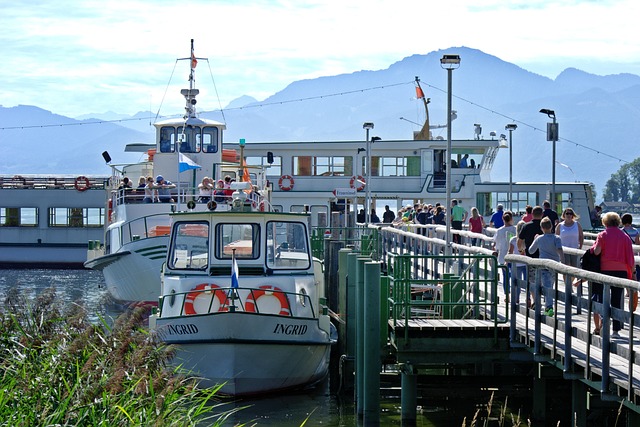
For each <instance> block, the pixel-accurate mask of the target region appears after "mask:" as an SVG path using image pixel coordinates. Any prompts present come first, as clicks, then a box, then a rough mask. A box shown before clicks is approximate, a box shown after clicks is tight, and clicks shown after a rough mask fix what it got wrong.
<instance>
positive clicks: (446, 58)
mask: <svg viewBox="0 0 640 427" xmlns="http://www.w3.org/2000/svg"><path fill="white" fill-rule="evenodd" d="M457 65H460V55H442V58H441V59H440V66H441V67H443V68H457V67H456V66H457Z"/></svg>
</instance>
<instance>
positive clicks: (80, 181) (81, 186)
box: [73, 176, 91, 191]
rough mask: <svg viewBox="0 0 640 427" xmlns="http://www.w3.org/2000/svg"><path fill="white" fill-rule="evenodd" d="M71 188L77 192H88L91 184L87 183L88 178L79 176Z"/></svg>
mask: <svg viewBox="0 0 640 427" xmlns="http://www.w3.org/2000/svg"><path fill="white" fill-rule="evenodd" d="M73 186H74V187H75V188H76V190H78V191H85V190H88V189H89V187H91V183H90V182H89V178H87V177H86V176H79V177H77V178H76V180H75V182H74V183H73Z"/></svg>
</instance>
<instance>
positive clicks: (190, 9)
mask: <svg viewBox="0 0 640 427" xmlns="http://www.w3.org/2000/svg"><path fill="white" fill-rule="evenodd" d="M638 17H640V2H638V1H634V0H620V1H616V0H553V1H546V0H545V1H536V0H528V1H525V0H513V1H500V0H448V1H432V0H318V1H315V0H279V1H276V0H272V1H270V0H187V1H182V2H181V1H175V0H171V1H167V0H153V1H151V0H149V1H145V0H126V1H120V0H116V1H112V0H99V1H93V0H91V1H65V0H56V1H51V0H31V1H29V2H26V1H16V2H6V1H5V2H2V5H1V6H0V49H1V50H0V52H2V66H1V67H0V105H3V106H5V107H10V106H15V105H18V104H27V105H36V106H39V107H42V108H45V109H47V110H51V111H53V112H55V113H58V114H63V115H68V116H72V117H73V116H78V115H81V114H85V113H103V112H106V111H115V112H119V113H131V114H133V113H135V112H138V111H141V110H152V111H154V112H155V111H157V110H158V108H159V107H160V105H161V102H162V110H161V111H162V113H164V114H173V113H175V112H176V109H180V110H178V111H181V109H182V100H181V98H180V97H179V96H176V93H175V90H176V89H175V88H179V87H183V86H184V85H185V82H186V77H187V75H188V66H187V64H186V62H181V63H178V64H177V66H176V63H175V60H176V58H182V57H186V56H188V55H189V41H190V39H192V38H193V39H195V53H196V56H198V57H206V58H208V59H209V62H208V63H207V62H206V61H204V60H201V61H199V63H198V67H197V73H198V74H197V81H198V82H199V83H200V85H204V82H205V81H206V83H207V84H206V86H209V87H213V85H212V84H211V79H212V77H211V76H213V79H214V81H215V87H216V88H217V91H218V95H219V97H220V105H215V106H213V107H211V108H208V109H212V108H216V107H219V106H226V105H227V103H228V102H230V101H231V100H233V99H235V98H237V97H239V96H241V95H245V94H246V95H250V96H253V97H255V98H257V99H259V100H262V99H264V98H266V97H267V96H269V95H271V94H273V93H275V92H277V91H279V90H281V89H283V88H284V87H285V86H286V85H287V84H289V83H291V82H293V81H296V80H301V79H308V78H315V77H320V76H328V75H336V74H342V73H351V72H354V71H359V70H378V69H385V68H387V67H388V66H389V65H391V64H392V63H394V62H397V61H400V60H401V59H403V58H405V57H407V56H410V55H413V54H427V53H429V52H432V51H435V50H438V49H446V48H449V47H453V46H466V47H470V48H474V49H479V50H482V51H483V52H485V53H488V54H491V55H494V56H497V57H499V58H500V59H503V60H505V61H509V62H513V63H515V64H517V65H519V66H521V67H523V68H525V69H528V70H530V71H533V72H536V73H539V74H542V75H545V76H548V77H551V78H555V77H556V76H557V74H558V73H559V72H561V71H562V70H563V69H565V68H567V67H577V68H580V69H582V70H584V71H587V72H592V73H595V74H616V73H621V72H629V73H634V74H640V43H638V41H637V37H636V36H637V35H638V26H639V23H638ZM174 66H176V68H175V70H174ZM172 73H173V77H172ZM412 77H413V76H409V79H411V78H412ZM170 79H171V84H172V87H171V88H169V89H168V90H169V92H168V93H167V95H166V97H165V95H164V94H165V91H166V90H167V84H168V83H169V80H170ZM405 80H406V79H405ZM163 97H165V100H164V102H163ZM208 98H210V95H208ZM216 104H217V103H216Z"/></svg>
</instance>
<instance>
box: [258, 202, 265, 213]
mask: <svg viewBox="0 0 640 427" xmlns="http://www.w3.org/2000/svg"><path fill="white" fill-rule="evenodd" d="M258 210H259V211H260V212H264V200H263V201H261V202H260V203H259V204H258Z"/></svg>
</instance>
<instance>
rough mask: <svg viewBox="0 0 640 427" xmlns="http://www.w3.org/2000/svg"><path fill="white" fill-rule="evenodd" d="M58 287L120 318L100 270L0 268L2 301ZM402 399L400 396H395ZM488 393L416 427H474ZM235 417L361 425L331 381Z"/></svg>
mask: <svg viewBox="0 0 640 427" xmlns="http://www.w3.org/2000/svg"><path fill="white" fill-rule="evenodd" d="M51 286H53V287H55V288H56V290H57V294H58V296H59V298H60V299H61V300H63V301H65V302H66V303H73V302H75V301H82V303H83V304H84V305H85V306H86V307H87V309H88V311H89V313H90V315H91V317H92V319H94V320H97V319H98V318H99V317H106V318H107V319H110V318H115V317H117V316H118V315H119V314H120V313H121V312H122V310H124V309H125V308H124V307H123V306H121V305H117V304H114V303H113V301H112V300H111V299H110V298H109V295H108V293H107V291H106V289H105V287H104V279H103V278H102V274H101V273H100V272H96V271H92V270H47V269H33V270H10V269H7V270H2V269H0V298H2V299H3V300H4V297H5V294H6V291H7V290H8V289H10V288H14V287H15V288H17V289H18V290H20V292H21V293H22V294H23V295H26V296H29V297H30V298H33V297H35V296H36V295H37V294H38V293H39V292H40V291H42V290H43V289H46V288H48V287H51ZM397 395H399V392H397ZM488 396H489V394H487V393H484V394H482V393H481V394H479V395H478V396H477V399H465V400H464V401H463V402H457V404H455V405H452V404H447V405H440V406H437V405H435V406H433V407H426V406H425V407H422V408H421V410H420V411H419V415H418V420H417V423H416V425H417V426H423V427H428V426H434V427H435V426H437V427H440V426H460V425H462V420H463V418H464V417H465V416H466V417H467V425H470V422H471V419H472V418H473V414H474V412H475V410H476V408H478V407H479V406H482V405H483V404H486V403H487V402H488ZM245 406H247V408H245V409H242V410H240V411H238V412H237V413H235V414H234V415H233V416H232V417H231V418H230V419H229V423H228V425H235V424H238V423H248V425H254V424H255V425H258V426H280V427H288V426H292V427H293V426H300V425H302V424H303V423H304V422H305V420H306V424H305V426H327V427H334V426H335V427H349V426H356V425H360V424H359V423H358V418H357V417H355V416H354V405H353V402H352V401H351V399H350V398H349V397H342V398H338V397H336V396H333V395H331V393H330V392H329V384H328V380H327V381H325V382H324V383H323V384H320V385H319V386H318V387H315V388H314V389H312V390H307V391H300V392H291V393H274V394H273V395H272V396H267V397H263V398H260V399H240V400H238V401H233V402H228V403H226V404H225V405H223V406H222V407H221V409H231V408H238V407H245ZM380 425H382V426H400V425H401V422H400V401H399V399H398V398H397V397H390V398H383V399H382V402H381V422H380Z"/></svg>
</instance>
